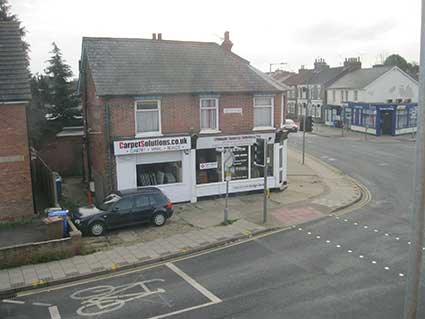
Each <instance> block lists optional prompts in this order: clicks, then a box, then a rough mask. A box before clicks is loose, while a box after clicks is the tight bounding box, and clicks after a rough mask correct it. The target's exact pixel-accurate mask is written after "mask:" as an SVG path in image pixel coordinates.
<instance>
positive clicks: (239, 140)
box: [196, 133, 275, 149]
mask: <svg viewBox="0 0 425 319" xmlns="http://www.w3.org/2000/svg"><path fill="white" fill-rule="evenodd" d="M257 137H261V138H264V139H266V140H267V141H269V143H274V138H275V134H274V133H265V134H256V135H254V134H252V135H228V136H209V137H200V138H198V141H197V147H196V148H197V149H204V148H222V147H233V146H248V145H252V144H254V143H255V139H256V138H257Z"/></svg>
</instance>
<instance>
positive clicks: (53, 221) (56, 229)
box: [43, 216, 64, 240]
mask: <svg viewBox="0 0 425 319" xmlns="http://www.w3.org/2000/svg"><path fill="white" fill-rule="evenodd" d="M43 222H44V223H45V224H46V225H47V239H48V240H52V239H60V238H62V237H63V234H64V231H63V225H64V223H63V217H60V216H53V217H47V218H44V219H43Z"/></svg>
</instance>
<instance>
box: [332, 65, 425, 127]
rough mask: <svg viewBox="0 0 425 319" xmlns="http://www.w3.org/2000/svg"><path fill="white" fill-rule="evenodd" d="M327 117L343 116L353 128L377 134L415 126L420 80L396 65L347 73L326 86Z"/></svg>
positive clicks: (333, 122) (339, 118)
mask: <svg viewBox="0 0 425 319" xmlns="http://www.w3.org/2000/svg"><path fill="white" fill-rule="evenodd" d="M327 96H328V103H327V105H326V107H325V121H326V124H328V125H335V123H336V122H337V121H341V120H344V122H345V125H346V126H348V127H351V129H352V130H358V131H365V129H366V127H367V128H368V132H369V133H372V134H376V135H381V134H390V135H396V134H403V133H409V132H412V131H415V130H416V103H417V101H418V82H417V81H416V80H415V79H413V78H412V77H411V76H410V75H408V74H407V73H405V72H403V71H402V70H401V69H399V68H398V67H396V66H382V65H379V66H374V67H372V68H367V69H359V70H356V71H354V72H351V73H349V74H346V75H345V76H343V77H342V78H340V79H339V80H338V81H336V82H334V83H333V84H332V85H330V86H329V87H328V90H327Z"/></svg>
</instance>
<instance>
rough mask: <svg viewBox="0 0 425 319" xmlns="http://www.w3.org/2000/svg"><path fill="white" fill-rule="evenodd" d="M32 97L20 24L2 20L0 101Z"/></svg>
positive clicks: (0, 33)
mask: <svg viewBox="0 0 425 319" xmlns="http://www.w3.org/2000/svg"><path fill="white" fill-rule="evenodd" d="M30 99H31V90H30V82H29V74H28V70H27V68H26V60H25V51H24V47H23V43H22V40H21V36H20V33H19V24H18V23H15V22H0V102H13V101H28V100H30Z"/></svg>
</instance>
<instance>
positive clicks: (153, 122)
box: [136, 100, 161, 134]
mask: <svg viewBox="0 0 425 319" xmlns="http://www.w3.org/2000/svg"><path fill="white" fill-rule="evenodd" d="M160 122H161V120H160V102H159V100H151V101H149V100H146V101H137V102H136V134H146V133H160V132H161V124H160Z"/></svg>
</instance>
